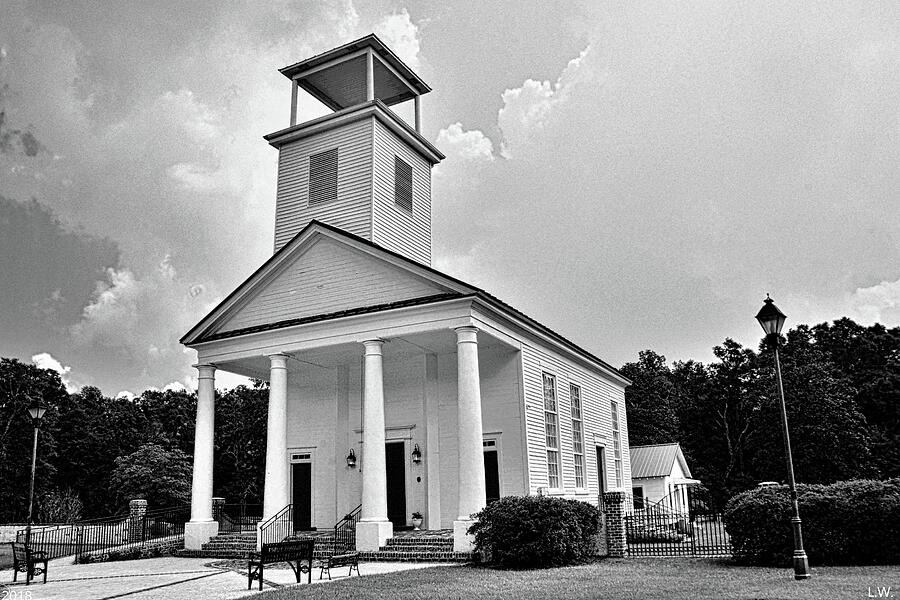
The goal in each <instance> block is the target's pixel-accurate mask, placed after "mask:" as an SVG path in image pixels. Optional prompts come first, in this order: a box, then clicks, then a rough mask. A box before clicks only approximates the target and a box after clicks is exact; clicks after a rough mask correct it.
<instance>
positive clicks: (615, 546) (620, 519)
mask: <svg viewBox="0 0 900 600" xmlns="http://www.w3.org/2000/svg"><path fill="white" fill-rule="evenodd" d="M603 503H604V505H605V506H606V549H607V552H608V555H609V556H610V557H612V558H624V557H625V554H626V553H627V551H628V541H627V539H626V537H625V492H606V493H605V494H603Z"/></svg>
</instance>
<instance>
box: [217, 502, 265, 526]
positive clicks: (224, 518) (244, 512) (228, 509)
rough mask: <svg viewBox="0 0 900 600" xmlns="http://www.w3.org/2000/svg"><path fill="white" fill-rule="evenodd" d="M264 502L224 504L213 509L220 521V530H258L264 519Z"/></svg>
mask: <svg viewBox="0 0 900 600" xmlns="http://www.w3.org/2000/svg"><path fill="white" fill-rule="evenodd" d="M262 508H263V507H262V504H222V505H221V506H219V507H216V508H215V509H214V511H213V513H214V514H213V518H214V519H215V520H216V521H218V522H219V532H221V533H237V532H242V531H256V528H257V525H258V524H259V522H260V521H261V520H262Z"/></svg>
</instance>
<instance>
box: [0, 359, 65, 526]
mask: <svg viewBox="0 0 900 600" xmlns="http://www.w3.org/2000/svg"><path fill="white" fill-rule="evenodd" d="M66 397H67V395H66V389H65V386H63V383H62V381H61V380H60V378H59V374H57V373H56V372H55V371H51V370H49V369H39V368H38V367H36V366H34V365H29V364H25V363H22V362H20V361H19V360H16V359H10V358H3V359H0V521H2V522H23V521H25V519H26V518H27V516H28V490H29V486H30V479H31V454H32V448H33V443H34V428H33V427H32V424H31V416H30V415H29V414H28V407H29V406H30V405H31V403H32V400H37V399H40V400H41V401H42V402H43V403H44V406H45V407H46V408H47V412H46V413H45V414H44V418H43V420H42V422H41V434H40V445H39V446H38V454H37V468H36V475H35V484H34V486H35V487H34V490H35V498H40V497H41V496H42V495H43V494H45V493H46V492H47V491H48V489H49V488H50V486H51V480H52V477H53V474H54V470H55V468H54V462H55V459H56V431H57V421H58V410H57V407H58V406H59V404H60V403H61V401H62V400H64V399H65V398H66Z"/></svg>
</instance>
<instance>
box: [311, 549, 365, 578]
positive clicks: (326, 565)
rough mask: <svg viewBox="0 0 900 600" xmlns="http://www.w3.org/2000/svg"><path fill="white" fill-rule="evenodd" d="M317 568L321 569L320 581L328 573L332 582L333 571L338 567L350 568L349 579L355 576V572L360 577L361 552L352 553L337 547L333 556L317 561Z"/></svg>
mask: <svg viewBox="0 0 900 600" xmlns="http://www.w3.org/2000/svg"><path fill="white" fill-rule="evenodd" d="M316 566H317V567H319V569H321V570H320V571H319V579H322V575H324V574H325V573H328V580H329V581H331V569H334V568H338V567H350V571H349V572H348V573H347V577H350V576H351V575H353V571H354V570H355V571H356V574H357V575H359V552H355V551H350V550H349V549H348V548H346V547H344V548H341V547H339V546H336V547H335V548H334V551H333V553H332V554H331V556H329V557H327V558H323V559H321V560H319V561H317V562H316Z"/></svg>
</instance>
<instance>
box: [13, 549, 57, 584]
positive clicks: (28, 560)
mask: <svg viewBox="0 0 900 600" xmlns="http://www.w3.org/2000/svg"><path fill="white" fill-rule="evenodd" d="M11 545H12V551H13V581H15V580H16V578H17V577H18V574H19V573H25V585H28V584H30V583H31V580H32V579H34V578H35V576H37V575H40V574H42V573H43V575H44V583H47V560H48V559H47V554H46V553H45V552H44V551H42V550H32V549H31V547H29V546H28V544H25V543H22V542H11Z"/></svg>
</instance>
